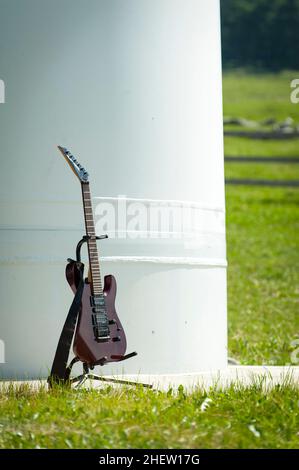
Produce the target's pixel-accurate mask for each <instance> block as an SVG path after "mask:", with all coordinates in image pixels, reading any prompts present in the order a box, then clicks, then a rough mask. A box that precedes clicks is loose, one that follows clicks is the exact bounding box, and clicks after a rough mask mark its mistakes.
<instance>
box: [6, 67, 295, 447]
mask: <svg viewBox="0 0 299 470" xmlns="http://www.w3.org/2000/svg"><path fill="white" fill-rule="evenodd" d="M295 76H296V74H295V73H284V74H280V75H278V76H263V75H260V76H246V75H243V74H234V75H233V74H228V75H225V76H224V80H223V90H224V114H225V115H226V116H233V117H244V118H248V119H257V120H261V119H264V118H268V117H275V118H277V119H285V118H286V117H288V116H291V117H293V118H294V119H295V120H296V121H297V122H298V123H299V105H297V106H296V105H293V104H291V103H290V101H289V92H290V88H289V83H290V80H291V79H292V78H294V77H295ZM297 76H299V73H298V74H297ZM225 153H226V154H227V155H257V156H261V155H265V156H273V155H276V156H284V155H285V156H298V155H299V140H298V141H294V140H292V141H289V142H279V141H267V142H263V141H258V140H256V141H253V140H249V139H240V138H226V139H225ZM225 171H226V177H230V178H232V177H251V178H269V179H299V165H278V164H266V165H263V164H234V163H228V164H226V168H225ZM298 203H299V190H297V189H282V188H261V187H242V186H239V187H236V186H227V188H226V204H227V249H228V262H229V268H228V312H229V316H228V319H229V354H230V356H232V357H234V358H236V359H237V360H239V361H240V362H241V363H242V364H275V365H278V364H290V363H291V362H292V359H291V353H292V351H293V350H294V348H295V346H294V345H292V344H291V343H292V341H294V340H296V338H299V315H298V293H299V283H298V277H299V276H298V274H299V246H298V245H299V244H298V238H299V237H298V233H299V204H298ZM297 347H298V346H297ZM298 356H299V355H298ZM206 405H207V406H206ZM298 445H299V389H298V386H297V387H295V386H294V385H292V384H286V385H284V386H283V387H277V388H275V389H273V390H272V391H271V392H269V393H265V392H264V391H263V389H262V387H261V385H260V384H256V385H253V386H252V387H250V388H247V389H244V388H242V387H241V386H238V385H236V386H235V387H232V388H231V389H228V390H224V391H221V390H220V391H219V390H218V391H217V390H215V389H211V390H210V391H208V392H203V391H201V390H195V391H194V392H193V393H192V394H190V395H185V393H184V391H183V390H180V392H179V394H178V395H174V394H173V393H172V392H171V391H169V393H157V392H154V391H150V390H140V389H137V390H128V389H123V390H121V391H116V390H113V389H111V388H110V387H108V388H106V389H104V390H102V391H101V392H96V391H89V392H87V391H84V390H80V391H64V390H61V389H56V390H54V391H51V392H50V393H48V392H46V391H45V390H41V391H40V392H38V393H37V392H35V393H32V392H30V391H29V390H28V389H26V387H21V388H20V389H10V390H8V391H7V390H4V389H2V390H0V447H2V448H3V447H10V448H31V447H33V448H38V447H50V448H54V447H55V448H72V447H74V448H77V447H80V448H84V447H87V448H88V447H95V448H103V447H104V448H128V447H139V448H140V447H143V448H163V447H164V448H165V447H166V448H298Z"/></svg>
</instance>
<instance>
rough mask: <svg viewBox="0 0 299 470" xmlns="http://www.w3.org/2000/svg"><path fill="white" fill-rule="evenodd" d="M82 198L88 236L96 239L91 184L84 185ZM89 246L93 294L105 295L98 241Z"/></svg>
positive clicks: (89, 241) (92, 241) (90, 242)
mask: <svg viewBox="0 0 299 470" xmlns="http://www.w3.org/2000/svg"><path fill="white" fill-rule="evenodd" d="M82 197H83V208H84V220H85V228H86V235H87V236H90V237H95V236H96V234H95V225H94V214H93V209H92V198H91V195H90V189H89V183H84V184H82ZM87 244H88V254H89V265H90V271H91V278H92V284H91V287H92V293H93V295H103V287H102V280H101V273H100V263H99V255H98V249H97V243H96V240H95V239H92V240H88V242H87Z"/></svg>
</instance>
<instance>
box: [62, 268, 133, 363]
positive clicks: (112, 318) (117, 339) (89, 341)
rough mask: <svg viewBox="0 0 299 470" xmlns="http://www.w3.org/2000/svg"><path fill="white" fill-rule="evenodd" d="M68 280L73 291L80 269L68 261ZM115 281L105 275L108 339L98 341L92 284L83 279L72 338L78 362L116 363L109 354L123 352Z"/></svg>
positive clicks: (124, 349) (75, 288)
mask: <svg viewBox="0 0 299 470" xmlns="http://www.w3.org/2000/svg"><path fill="white" fill-rule="evenodd" d="M66 278H67V281H68V283H69V285H70V287H71V289H72V291H73V292H74V293H75V292H76V290H77V287H78V285H79V281H80V272H79V270H78V267H77V266H76V263H69V264H68V265H67V268H66ZM116 289H117V286H116V280H115V278H114V276H112V275H108V276H105V278H104V289H103V294H104V298H105V304H106V312H107V317H108V320H109V323H111V324H110V325H109V329H110V339H109V340H108V341H103V342H99V341H97V340H96V339H95V336H94V332H93V325H92V306H91V302H90V299H91V296H92V292H91V285H90V283H89V281H88V280H87V279H86V280H85V282H84V289H83V295H82V305H81V310H80V312H79V316H78V322H77V327H76V332H75V337H74V344H73V350H74V354H75V355H76V356H77V357H78V358H79V359H80V361H82V362H84V363H86V364H88V365H89V366H93V365H96V364H100V365H103V364H105V363H107V362H117V359H116V358H113V357H111V356H123V355H124V354H125V352H126V347H127V342H126V336H125V332H124V330H123V327H122V325H121V322H120V320H119V318H118V316H117V313H116V310H115V297H116Z"/></svg>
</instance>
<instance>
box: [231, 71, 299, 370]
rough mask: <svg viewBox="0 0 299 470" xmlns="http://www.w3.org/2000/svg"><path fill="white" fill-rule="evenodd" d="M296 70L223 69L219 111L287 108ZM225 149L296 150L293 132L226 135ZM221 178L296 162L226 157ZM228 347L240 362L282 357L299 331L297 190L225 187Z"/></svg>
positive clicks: (283, 172) (277, 112)
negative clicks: (264, 136) (287, 136)
mask: <svg viewBox="0 0 299 470" xmlns="http://www.w3.org/2000/svg"><path fill="white" fill-rule="evenodd" d="M298 76H299V73H298V72H284V73H281V74H278V75H243V74H242V73H241V74H238V73H236V74H231V73H230V74H225V75H224V78H223V98H224V99H223V109H224V115H228V116H232V117H245V118H247V119H254V120H262V119H265V118H269V117H274V118H276V119H279V120H284V119H285V118H286V117H288V116H291V117H292V118H293V119H294V120H295V121H296V122H297V123H299V105H294V104H292V103H291V102H290V99H289V92H290V87H289V83H290V81H291V79H292V78H294V77H298ZM225 154H226V155H248V156H254V155H256V156H299V140H289V141H277V140H269V141H262V140H253V139H247V138H243V139H242V138H233V137H226V138H225ZM225 176H226V178H253V179H272V180H278V179H286V180H292V179H299V165H298V164H295V165H289V164H274V163H267V164H262V163H259V164H253V163H248V164H244V163H243V164H238V163H226V165H225ZM226 211H227V257H228V263H229V267H228V312H229V315H228V320H229V354H230V355H231V356H233V357H235V358H236V359H238V360H239V361H240V362H241V363H242V364H262V363H264V364H274V365H278V364H281V365H282V364H288V363H290V362H291V352H292V350H293V346H292V345H291V342H292V341H293V340H295V339H296V338H297V337H299V315H298V311H299V308H298V307H299V305H298V294H299V287H298V286H299V237H298V233H299V190H298V189H282V188H271V187H269V188H261V187H254V186H252V187H248V186H247V187H245V186H244V187H242V186H227V187H226Z"/></svg>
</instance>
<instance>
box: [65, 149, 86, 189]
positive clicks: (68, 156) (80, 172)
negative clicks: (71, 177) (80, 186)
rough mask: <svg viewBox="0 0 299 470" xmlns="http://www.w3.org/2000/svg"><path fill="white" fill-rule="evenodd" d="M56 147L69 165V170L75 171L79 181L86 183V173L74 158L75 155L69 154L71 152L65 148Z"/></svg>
mask: <svg viewBox="0 0 299 470" xmlns="http://www.w3.org/2000/svg"><path fill="white" fill-rule="evenodd" d="M58 149H59V150H60V152H61V153H62V155H63V156H64V158H65V159H66V161H67V163H68V164H69V165H70V167H71V170H72V171H73V172H74V173H75V175H76V176H77V178H78V179H79V181H80V182H81V183H88V173H87V171H86V170H85V168H83V166H82V165H80V163H79V162H78V161H77V160H76V159H75V157H74V156H73V155H72V154H71V152H69V151H68V149H67V148H65V147H61V146H60V145H58Z"/></svg>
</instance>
